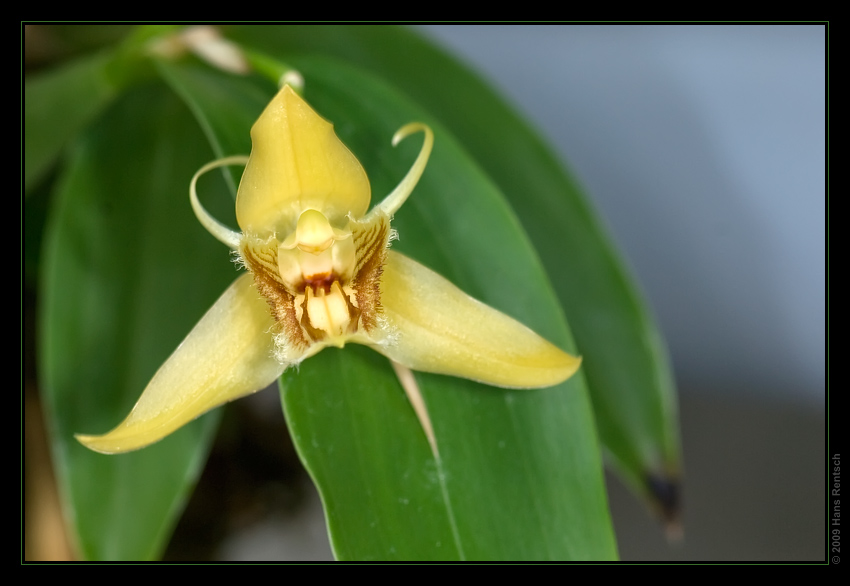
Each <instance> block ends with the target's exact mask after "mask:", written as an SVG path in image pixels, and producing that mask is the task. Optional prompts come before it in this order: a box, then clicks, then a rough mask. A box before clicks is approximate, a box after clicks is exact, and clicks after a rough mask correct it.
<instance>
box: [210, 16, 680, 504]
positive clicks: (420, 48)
mask: <svg viewBox="0 0 850 586" xmlns="http://www.w3.org/2000/svg"><path fill="white" fill-rule="evenodd" d="M226 34H227V35H228V36H230V37H232V38H234V39H237V40H240V41H241V42H243V43H245V44H246V45H249V46H253V47H256V48H258V49H260V50H263V51H266V52H268V53H269V54H272V55H277V56H285V58H286V59H287V60H288V61H289V62H291V63H293V64H294V65H296V66H298V65H299V63H300V61H299V59H298V56H299V55H326V56H332V57H335V58H339V59H343V60H345V61H346V62H348V63H352V64H356V65H358V66H361V67H363V68H365V69H368V70H370V71H372V72H373V73H374V74H376V75H377V76H379V77H381V78H383V79H385V80H387V81H388V82H390V83H392V84H393V85H394V86H396V87H398V88H399V89H400V90H402V91H404V92H405V93H406V94H407V95H408V96H410V97H412V98H413V99H415V100H416V102H417V103H419V104H420V105H421V106H422V107H423V108H424V109H426V110H427V111H428V112H429V113H430V114H431V115H432V116H434V117H435V118H437V119H438V120H440V122H441V123H442V124H443V125H444V126H445V127H446V128H448V129H450V130H451V132H452V133H453V135H454V136H455V137H457V139H458V140H459V141H460V143H461V144H462V145H463V147H464V148H465V149H466V150H467V151H468V152H469V153H470V154H471V155H472V156H473V157H474V159H475V160H476V161H477V162H478V163H479V164H480V165H481V167H482V169H483V170H484V171H485V172H486V173H487V174H488V175H489V177H490V178H491V179H492V180H493V181H495V182H496V184H497V185H498V187H499V188H500V189H501V191H502V193H503V194H504V195H505V196H506V197H507V199H508V200H509V201H510V203H511V204H512V206H513V208H514V210H515V212H516V214H517V216H518V217H519V219H520V221H521V222H522V224H523V226H524V227H525V229H526V231H527V233H528V235H529V236H530V238H531V240H532V242H533V244H534V246H535V248H536V250H537V252H538V254H539V255H540V257H541V260H542V261H543V265H544V267H545V268H546V272H547V274H548V277H549V279H550V280H551V282H552V284H553V285H554V287H555V290H556V292H557V294H558V298H559V299H560V301H561V305H562V307H563V308H564V311H565V312H566V314H567V318H568V320H569V322H570V327H571V328H572V331H573V334H574V335H575V338H576V344H577V347H578V349H579V353H580V354H582V356H583V357H584V363H583V366H582V370H583V371H584V374H585V376H586V377H587V380H588V386H589V389H590V394H591V399H592V401H593V407H594V412H595V415H596V420H597V425H598V428H599V433H600V437H601V439H602V442H603V445H604V446H605V448H606V451H607V453H608V455H609V456H610V457H611V458H612V460H613V462H614V464H615V465H616V467H617V470H618V471H619V472H620V473H621V474H622V475H623V477H624V479H625V480H626V482H627V483H628V484H629V485H630V486H631V487H632V488H633V489H634V490H635V491H636V492H637V493H638V494H640V495H641V496H643V497H645V498H647V499H649V500H650V501H651V504H652V506H653V507H655V508H660V509H661V510H662V512H663V513H664V514H665V515H666V516H667V517H668V518H674V517H675V516H676V515H677V513H678V503H677V499H676V491H677V482H678V475H679V468H680V464H679V460H680V446H679V434H678V423H677V416H678V414H677V406H676V397H675V389H674V385H673V381H672V376H671V372H670V366H669V363H668V360H667V356H666V350H665V347H664V342H663V340H662V338H661V336H660V334H659V332H658V330H657V328H656V326H655V324H654V323H653V321H652V319H651V317H650V316H649V312H648V311H647V309H646V306H645V304H644V302H643V300H642V299H641V296H640V294H639V293H638V291H637V288H636V287H635V285H634V284H633V283H632V280H631V278H630V277H629V275H628V273H627V271H626V270H625V268H624V265H623V263H622V261H621V260H620V259H619V256H618V254H617V252H616V250H615V247H614V246H613V244H612V242H611V241H610V239H609V238H608V235H607V234H606V233H605V230H604V229H603V228H602V225H601V223H600V221H599V220H598V218H597V217H596V214H595V212H594V211H593V210H592V209H591V207H590V205H589V204H588V201H587V199H586V198H585V197H584V195H583V194H582V192H581V189H580V187H579V186H578V184H577V182H576V181H575V180H574V179H573V178H572V177H571V176H570V174H569V173H568V172H567V171H566V170H565V169H564V167H563V165H562V163H561V162H560V161H558V159H557V158H556V157H555V156H554V155H553V154H552V150H551V149H550V148H549V147H548V146H547V145H546V144H545V143H544V142H543V141H542V140H541V139H540V137H539V136H538V135H537V133H536V132H535V131H533V130H532V129H531V128H530V127H529V126H528V125H527V124H526V123H525V122H524V121H523V120H522V119H521V118H520V117H519V116H518V115H517V114H516V113H515V112H514V111H513V109H512V108H511V107H509V106H508V105H507V104H506V102H505V101H504V100H502V99H501V98H500V97H499V96H498V95H497V94H496V93H495V92H494V91H493V90H492V89H491V88H490V87H488V85H487V84H486V83H485V82H483V81H482V80H481V79H480V78H479V77H478V76H477V75H475V74H474V73H472V72H471V71H470V70H469V69H468V68H466V67H464V66H463V65H461V64H459V63H458V62H457V61H456V60H455V59H453V58H452V57H451V56H449V55H447V54H445V53H443V52H442V51H440V50H439V49H437V48H435V47H434V46H433V45H432V44H431V43H429V42H427V41H426V40H424V39H423V38H421V37H420V36H418V35H416V34H414V33H412V32H410V31H407V30H404V29H401V28H397V27H387V26H375V27H364V26H356V27H350V26H322V27H316V26H311V27H299V26H287V27H281V26H273V27H253V26H252V27H234V28H231V29H228V30H227V31H226Z"/></svg>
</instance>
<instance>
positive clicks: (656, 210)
mask: <svg viewBox="0 0 850 586" xmlns="http://www.w3.org/2000/svg"><path fill="white" fill-rule="evenodd" d="M416 28H417V29H418V30H420V31H421V32H423V33H424V34H426V35H427V36H429V37H430V38H431V39H433V40H434V41H436V42H438V43H439V44H441V45H443V46H444V47H445V48H447V49H448V50H450V51H451V52H452V53H454V54H455V55H456V56H458V57H459V58H460V59H462V60H463V61H465V62H466V63H467V64H469V65H470V66H472V67H473V68H475V69H476V70H477V71H479V72H480V73H481V74H482V75H483V76H484V77H486V78H487V79H488V80H489V81H490V82H491V83H492V85H493V86H495V87H496V88H497V89H498V90H499V91H500V92H501V93H502V94H503V95H504V96H505V97H506V98H507V99H508V100H509V101H511V102H512V103H513V104H514V105H515V106H516V107H517V109H518V110H520V111H521V112H523V113H524V114H525V115H526V116H527V117H528V119H529V120H530V121H531V122H532V123H533V124H534V125H535V126H536V127H537V128H538V129H539V131H540V133H541V134H542V135H543V136H544V137H545V138H546V140H548V142H549V143H550V144H551V145H552V146H553V147H554V148H555V149H556V150H557V151H558V152H559V153H560V154H561V155H562V157H563V160H564V161H565V163H566V164H567V165H568V166H569V168H570V170H571V171H572V172H573V173H574V174H575V175H576V176H577V177H578V179H579V181H580V182H581V183H582V184H583V186H584V187H585V189H586V192H587V194H588V196H589V197H590V198H591V199H592V200H593V202H594V203H595V205H596V207H597V210H598V211H599V213H600V215H601V216H602V217H603V219H604V221H605V223H606V224H607V226H608V227H609V229H610V232H611V234H612V236H613V238H614V240H615V241H616V242H617V243H618V245H619V248H620V251H621V252H622V254H623V256H624V257H625V259H626V261H627V263H628V265H629V266H630V268H631V269H632V272H633V274H634V276H635V278H636V279H637V281H638V283H639V284H640V286H641V288H642V290H643V292H644V294H645V296H646V298H647V300H648V301H649V304H650V306H651V308H652V310H653V311H654V313H655V315H656V317H657V319H658V321H659V324H660V327H661V329H662V331H663V333H664V335H665V337H666V339H667V344H668V347H669V349H670V354H671V357H672V361H673V365H674V368H675V374H676V378H677V382H678V385H679V389H680V401H681V411H682V435H683V444H684V458H685V461H684V466H685V486H684V507H685V509H684V525H685V538H684V540H683V541H682V542H681V543H680V544H678V545H674V546H670V545H668V544H667V543H665V540H664V538H663V535H662V534H661V532H660V530H659V529H658V527H657V526H656V525H655V523H654V521H653V520H652V519H650V518H649V516H648V515H647V514H646V513H645V512H644V511H643V510H642V509H641V507H640V505H639V504H638V503H637V502H636V501H635V500H634V499H633V498H632V497H631V496H630V495H629V494H627V493H626V492H625V490H624V489H623V488H622V486H621V485H620V484H619V482H618V481H617V480H616V479H615V478H613V477H609V482H608V485H609V489H610V494H611V507H612V512H613V515H614V523H615V528H616V531H617V537H618V541H619V544H620V554H621V556H622V558H623V559H699V560H710V559H721V560H751V559H752V560H781V559H786V560H791V559H794V560H824V559H825V556H826V517H825V514H826V513H825V506H826V480H825V478H826V442H825V425H824V411H825V380H826V377H825V356H826V351H825V321H826V320H825V312H826V304H825V298H826V293H825V290H826V289H825V282H826V277H825V221H826V212H825V144H826V143H825V127H826V126H825V111H826V110H825V99H826V94H825V89H826V58H825V56H826V31H825V28H824V27H823V26H819V25H806V26H795V25H780V26H776V25H767V26H591V25H575V26H572V25H571V26H564V25H552V26H509V25H505V26H502V25H500V26H489V25H487V26H445V25H440V26H418V27H416Z"/></svg>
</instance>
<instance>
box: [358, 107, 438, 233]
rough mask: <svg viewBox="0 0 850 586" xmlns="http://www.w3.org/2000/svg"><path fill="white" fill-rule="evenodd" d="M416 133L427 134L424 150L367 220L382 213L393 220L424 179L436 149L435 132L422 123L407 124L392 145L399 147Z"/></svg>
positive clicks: (397, 132)
mask: <svg viewBox="0 0 850 586" xmlns="http://www.w3.org/2000/svg"><path fill="white" fill-rule="evenodd" d="M414 132H424V133H425V140H424V141H423V143H422V148H421V149H420V150H419V155H418V156H417V157H416V160H415V161H414V162H413V166H412V167H411V168H410V170H409V171H408V172H407V175H405V176H404V179H402V180H401V182H400V183H399V184H398V185H397V186H396V188H395V189H393V190H392V192H390V194H389V195H387V197H385V198H384V199H383V201H382V202H381V203H379V204H378V205H376V206H375V209H373V210H372V211H371V212H369V216H368V217H367V218H366V219H367V220H368V219H369V218H371V217H373V216H374V215H375V214H377V213H380V212H383V213H384V214H386V215H387V216H389V217H391V218H392V217H393V215H394V214H395V213H396V212H397V211H398V210H399V208H400V207H401V206H402V204H403V203H404V202H405V201H407V198H408V196H410V194H411V192H412V191H413V188H414V187H416V184H417V183H419V178H420V177H422V172H423V171H425V166H426V165H427V164H428V157H430V156H431V149H432V148H433V147H434V132H433V131H432V130H431V127H430V126H428V125H426V124H422V123H421V122H411V123H410V124H405V125H404V126H402V127H401V128H399V129H398V130H397V131H396V133H395V134H394V135H393V141H392V144H393V146H398V143H400V142H401V141H403V140H404V139H405V138H407V137H408V136H410V135H411V134H413V133H414Z"/></svg>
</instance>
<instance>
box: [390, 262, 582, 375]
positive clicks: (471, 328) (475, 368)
mask: <svg viewBox="0 0 850 586" xmlns="http://www.w3.org/2000/svg"><path fill="white" fill-rule="evenodd" d="M381 288H382V294H381V306H382V308H383V315H384V317H385V318H386V320H387V323H388V326H389V327H390V328H394V330H395V332H394V333H395V335H394V336H393V338H395V339H394V340H393V341H392V342H390V343H387V344H381V345H375V346H374V347H375V349H376V350H377V351H378V352H381V353H382V354H384V355H385V356H387V357H388V358H390V359H392V360H395V361H396V362H398V363H400V364H402V365H404V366H407V367H408V368H412V369H413V370H420V371H425V372H434V373H438V374H448V375H451V376H459V377H463V378H468V379H472V380H476V381H479V382H482V383H486V384H490V385H496V386H500V387H509V388H537V387H548V386H551V385H555V384H558V383H560V382H563V381H564V380H566V379H567V378H569V377H570V376H572V375H573V373H575V371H576V370H578V367H579V365H580V364H581V358H580V357H575V356H571V355H569V354H567V353H566V352H563V351H562V350H560V349H559V348H557V347H556V346H554V345H553V344H551V343H549V342H547V341H546V340H544V339H543V338H541V337H540V336H539V335H537V334H535V333H534V332H533V331H531V330H530V329H529V328H527V327H526V326H524V325H522V324H521V323H519V322H518V321H516V320H514V319H513V318H510V317H508V316H507V315H505V314H503V313H501V312H499V311H497V310H495V309H493V308H492V307H489V306H487V305H484V304H483V303H481V302H479V301H476V300H475V299H473V298H472V297H470V296H468V295H467V294H466V293H464V292H463V291H461V290H460V289H458V288H457V287H455V286H454V285H453V284H452V283H450V282H449V281H447V280H446V279H445V278H443V277H441V276H440V275H438V274H437V273H435V272H434V271H432V270H430V269H428V268H426V267H424V266H422V265H421V264H419V263H417V262H416V261H414V260H411V259H410V258H407V257H406V256H404V255H402V254H399V253H397V252H393V251H390V252H389V253H388V255H387V262H386V264H385V265H384V271H383V276H382V282H381Z"/></svg>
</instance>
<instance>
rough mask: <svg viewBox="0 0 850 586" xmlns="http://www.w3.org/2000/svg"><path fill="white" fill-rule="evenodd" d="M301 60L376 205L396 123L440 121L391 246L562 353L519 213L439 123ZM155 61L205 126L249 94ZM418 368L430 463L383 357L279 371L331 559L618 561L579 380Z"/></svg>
mask: <svg viewBox="0 0 850 586" xmlns="http://www.w3.org/2000/svg"><path fill="white" fill-rule="evenodd" d="M300 65H301V67H302V72H303V73H304V74H305V76H306V78H307V86H306V88H305V97H306V98H307V100H308V101H310V102H311V104H312V105H313V106H314V107H315V108H316V109H317V111H318V112H319V113H320V114H322V115H323V116H325V117H326V118H328V119H330V120H331V121H333V122H335V128H336V131H337V133H338V134H339V135H340V137H341V138H342V139H343V142H345V143H346V144H347V145H348V146H349V147H350V148H351V149H352V150H353V152H354V153H355V155H357V156H358V158H359V159H360V161H361V162H362V163H363V165H364V167H365V168H366V171H367V174H368V175H369V177H370V180H371V182H372V187H373V202H374V201H375V200H376V199H378V198H379V197H381V196H383V195H384V194H386V193H388V192H389V191H390V189H391V188H392V187H393V186H394V183H395V182H397V181H398V180H399V179H400V178H401V177H402V176H403V175H404V173H405V172H406V170H407V168H408V166H409V165H410V163H411V162H412V160H413V158H414V157H415V154H416V152H417V148H418V147H417V145H415V144H402V145H401V146H400V147H399V148H397V149H393V147H391V145H390V138H391V136H392V134H393V133H394V131H395V130H396V129H397V128H398V127H400V126H402V125H403V124H404V123H406V122H409V121H411V120H424V121H426V122H429V123H432V124H434V130H435V133H436V137H437V138H436V140H437V142H436V145H437V146H436V147H435V150H434V153H433V154H432V158H431V162H430V163H429V166H428V168H427V170H426V173H425V175H424V176H423V178H422V180H421V182H420V185H419V187H417V189H416V191H415V192H414V194H413V196H412V197H411V200H410V201H409V202H408V203H407V204H406V205H405V206H404V207H403V208H402V209H401V211H400V212H399V213H398V214H397V216H396V221H395V222H394V226H395V227H396V228H397V229H398V230H399V234H400V240H399V242H397V243H396V244H394V247H395V248H396V249H398V250H400V251H402V252H405V253H406V254H408V255H410V256H412V257H414V258H417V259H418V260H420V261H422V262H424V263H425V264H427V265H429V266H431V267H432V268H434V269H436V270H438V271H439V272H441V273H442V274H443V275H445V276H447V277H449V278H450V279H452V280H453V281H454V282H455V283H457V284H458V285H459V286H461V287H462V288H464V289H465V290H467V291H468V292H469V293H471V294H472V295H473V296H476V297H477V298H479V299H482V300H483V301H485V302H488V303H490V304H492V305H494V306H495V307H497V308H499V309H501V310H503V311H505V312H506V313H508V314H510V315H512V316H514V317H517V318H518V319H521V320H522V321H524V322H525V323H526V324H528V325H529V326H531V327H532V328H535V329H536V330H537V331H539V332H540V333H541V334H543V335H544V336H547V337H548V338H549V339H551V340H553V341H554V342H556V343H558V344H559V345H561V346H562V347H564V348H566V349H571V348H572V342H571V339H570V335H569V333H568V331H567V328H566V325H565V323H564V321H563V318H562V317H561V314H560V310H559V308H558V305H557V302H556V300H555V298H554V296H553V294H552V293H551V289H550V288H549V285H548V284H547V281H546V277H545V274H544V272H543V270H542V268H541V266H540V264H539V262H538V261H537V259H536V257H535V255H534V252H533V250H532V249H531V247H530V245H529V243H528V241H527V239H526V237H525V236H524V234H523V232H522V230H521V228H520V226H519V224H518V222H517V221H516V219H515V218H514V216H513V214H512V212H511V210H510V209H509V207H508V206H507V205H506V204H505V202H504V201H503V199H502V196H501V195H500V193H499V192H498V190H497V189H496V187H495V186H494V185H493V184H492V183H491V182H490V181H489V179H488V178H487V177H486V176H485V175H484V174H483V173H482V172H481V171H480V170H479V169H478V167H477V166H476V165H475V163H474V162H473V161H472V160H471V159H469V158H468V156H467V155H466V154H465V153H464V152H463V150H462V149H461V148H460V147H459V146H458V145H457V144H456V143H455V141H454V139H453V138H452V137H451V135H450V134H449V132H448V131H447V130H445V129H443V128H441V127H440V126H439V125H438V124H436V123H435V121H434V120H432V119H430V117H429V116H428V115H427V114H426V113H424V112H423V111H421V110H419V109H418V108H416V107H415V106H413V105H412V104H410V103H409V102H407V101H406V100H405V99H404V98H403V97H401V96H400V95H399V94H397V93H395V92H394V91H392V90H391V89H389V88H388V87H387V86H384V85H383V84H381V83H380V82H378V81H377V80H375V79H373V78H371V77H370V76H366V75H363V74H362V73H360V72H357V71H355V70H352V69H349V68H347V67H344V66H342V65H340V64H338V63H333V62H330V61H322V62H316V63H310V62H307V61H301V62H300ZM163 70H164V71H166V75H165V76H166V78H167V79H168V80H169V81H170V83H172V84H173V85H174V86H175V88H176V89H177V91H178V93H180V94H181V95H182V96H184V97H186V98H187V99H189V101H190V103H191V104H192V109H193V111H195V112H196V114H198V113H203V114H202V118H201V120H202V126H204V127H208V128H211V129H213V131H214V133H215V128H216V124H215V120H217V119H219V118H220V117H221V116H222V112H221V111H220V110H221V109H223V108H233V109H238V108H240V107H245V106H246V104H247V102H246V101H245V100H243V99H233V100H232V101H231V102H230V103H229V104H228V103H225V102H224V101H220V100H209V99H206V95H205V90H204V89H203V88H204V87H205V85H206V83H207V82H208V81H209V79H208V78H209V74H201V73H199V72H198V71H197V70H196V69H194V68H192V67H190V66H164V68H163ZM233 87H235V86H233ZM231 89H232V88H231ZM273 91H274V90H273V89H270V91H269V98H270V97H271V92H273ZM240 104H241V106H240ZM248 108H249V109H250V107H248ZM234 115H237V114H234ZM254 115H256V113H254ZM215 134H216V142H219V143H220V144H221V149H222V152H224V153H227V154H231V153H232V150H231V147H229V146H228V145H226V144H224V143H225V142H227V139H226V138H225V136H224V135H226V134H227V133H226V132H222V133H221V135H219V134H217V133H215ZM416 378H417V380H418V382H419V384H420V386H421V389H422V392H423V394H424V396H425V399H426V402H427V404H428V406H429V409H430V412H431V418H432V421H433V423H434V427H435V431H436V435H437V439H438V443H439V449H440V454H441V458H440V459H439V460H436V459H435V458H434V457H433V455H432V454H431V452H430V450H429V447H428V442H427V441H426V439H425V436H424V434H423V432H422V429H421V427H420V426H419V423H418V421H417V420H416V417H415V415H414V412H413V410H412V408H411V406H410V404H409V403H408V401H407V399H406V397H405V396H404V393H403V391H402V389H401V387H400V385H399V383H398V381H397V379H396V378H395V375H394V374H393V372H392V370H391V369H390V366H389V364H388V362H387V361H386V359H385V358H383V357H381V356H380V355H377V354H375V353H374V352H372V351H370V350H368V349H365V348H360V347H356V346H354V347H351V346H348V347H346V348H345V349H343V350H341V351H338V350H325V351H323V352H322V353H320V354H319V355H317V356H315V357H312V358H310V359H309V360H307V361H305V362H304V363H302V364H301V365H300V367H299V368H298V369H297V370H293V371H290V372H287V373H285V374H284V377H283V379H282V397H283V401H284V407H285V411H286V416H287V421H288V422H289V425H290V428H291V431H292V434H293V437H294V439H295V442H296V446H297V448H298V450H299V453H300V455H301V457H302V460H303V461H304V463H305V465H306V466H307V468H308V470H309V471H310V473H311V475H312V476H313V478H314V480H315V481H316V483H317V486H318V488H319V491H320V493H321V495H322V498H323V501H324V504H325V508H326V512H327V516H328V523H329V527H330V530H331V539H332V543H333V545H334V549H335V552H336V554H337V556H338V557H339V558H341V559H611V558H613V557H615V556H616V549H615V544H614V540H613V534H612V530H611V524H610V518H609V514H608V511H607V504H606V497H605V491H604V484H603V480H602V476H601V469H600V462H599V455H598V447H597V443H596V437H595V430H594V423H593V416H592V412H591V408H590V404H589V401H588V398H587V395H586V390H585V388H584V384H583V378H582V377H581V375H578V376H576V377H575V378H574V379H572V380H571V381H569V382H567V383H565V384H562V385H560V386H558V387H554V388H551V389H543V390H536V391H507V390H504V389H494V388H490V387H486V386H483V385H478V384H475V383H471V382H468V381H462V380H459V379H454V378H451V377H441V376H435V375H421V374H417V375H416Z"/></svg>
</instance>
